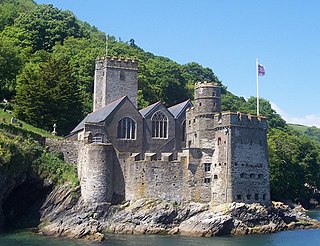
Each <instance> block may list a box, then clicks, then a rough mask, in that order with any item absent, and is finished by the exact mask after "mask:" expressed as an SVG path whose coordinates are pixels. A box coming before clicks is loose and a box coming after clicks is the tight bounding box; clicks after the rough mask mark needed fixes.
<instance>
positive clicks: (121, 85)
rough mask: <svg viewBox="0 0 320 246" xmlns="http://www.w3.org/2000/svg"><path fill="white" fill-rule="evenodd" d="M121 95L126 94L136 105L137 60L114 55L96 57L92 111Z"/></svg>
mask: <svg viewBox="0 0 320 246" xmlns="http://www.w3.org/2000/svg"><path fill="white" fill-rule="evenodd" d="M123 96H128V97H129V99H130V100H131V102H132V103H133V105H135V106H136V107H137V97H138V63H137V61H135V60H134V59H125V58H114V57H112V58H111V57H101V58H98V59H97V60H96V66H95V76H94V92H93V111H95V110H97V109H99V108H101V107H104V106H105V105H107V104H108V103H110V102H113V101H115V100H117V99H119V98H120V97H123Z"/></svg>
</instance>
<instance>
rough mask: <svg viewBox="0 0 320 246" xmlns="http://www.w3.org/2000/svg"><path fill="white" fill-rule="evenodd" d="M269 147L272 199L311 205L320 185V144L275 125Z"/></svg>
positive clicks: (269, 138) (270, 133)
mask: <svg viewBox="0 0 320 246" xmlns="http://www.w3.org/2000/svg"><path fill="white" fill-rule="evenodd" d="M268 148H269V162H270V187H271V196H272V199H276V200H286V199H290V200H299V201H300V202H302V203H304V204H307V203H308V199H310V198H311V197H312V195H313V194H314V191H315V190H317V189H319V188H320V180H319V175H320V165H319V160H320V159H319V156H320V151H319V146H317V145H316V144H315V142H313V141H311V140H310V139H308V138H307V137H304V136H303V135H299V134H298V133H297V132H295V131H292V130H289V129H286V130H283V129H282V130H281V129H275V128H274V129H272V130H270V131H269V134H268Z"/></svg>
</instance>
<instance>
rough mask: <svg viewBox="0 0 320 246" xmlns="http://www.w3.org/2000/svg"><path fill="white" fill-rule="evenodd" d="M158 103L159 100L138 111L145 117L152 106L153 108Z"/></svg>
mask: <svg viewBox="0 0 320 246" xmlns="http://www.w3.org/2000/svg"><path fill="white" fill-rule="evenodd" d="M159 104H160V101H159V102H156V103H154V104H151V105H149V106H148V107H145V108H143V109H141V110H140V111H139V112H140V114H141V115H142V117H145V116H146V115H147V114H148V113H149V112H150V111H151V110H152V109H153V108H155V107H156V106H158V105H159Z"/></svg>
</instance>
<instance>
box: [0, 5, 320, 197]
mask: <svg viewBox="0 0 320 246" xmlns="http://www.w3.org/2000/svg"><path fill="white" fill-rule="evenodd" d="M0 13H1V14H0V100H1V101H2V100H3V99H4V98H6V99H7V100H9V101H10V103H11V105H13V112H14V115H15V116H16V117H17V118H19V120H23V121H25V122H26V123H30V124H32V125H34V126H36V127H39V128H42V129H44V130H47V131H52V125H53V124H54V123H56V124H57V125H58V128H57V131H58V133H59V134H60V135H66V134H68V133H69V132H70V130H71V129H72V128H74V127H75V126H76V124H77V123H78V122H80V121H81V120H82V118H83V117H84V116H85V115H86V114H87V113H88V112H90V111H91V105H92V91H93V74H94V64H95V59H96V57H98V56H103V55H104V52H105V34H104V33H102V32H101V31H99V30H98V29H97V28H95V27H93V26H90V24H88V23H85V22H82V21H80V20H78V19H77V18H76V16H74V14H73V13H72V12H70V11H62V10H59V9H57V8H55V7H54V6H52V5H37V4H35V3H34V2H33V1H32V0H2V1H0ZM108 52H109V53H108V55H110V56H122V57H134V58H135V59H137V60H138V62H139V63H138V64H139V65H138V66H139V75H138V76H139V77H138V79H139V97H138V105H139V107H140V108H142V107H145V106H147V105H149V104H151V103H153V102H156V101H159V100H160V101H162V102H163V103H164V104H165V105H167V106H171V105H173V104H175V103H178V102H181V101H183V100H186V99H188V98H192V97H193V87H194V83H195V82H197V81H204V80H207V81H212V82H216V83H219V84H221V85H222V86H223V83H222V81H220V80H219V78H218V77H217V76H216V75H215V74H214V72H213V70H212V69H210V68H205V67H203V66H201V65H200V64H198V63H196V62H194V61H192V62H190V63H188V64H178V63H177V62H175V61H172V60H171V59H169V58H167V57H162V56H156V55H154V54H152V53H150V52H146V51H144V50H143V49H142V48H141V47H139V46H138V44H136V43H135V40H134V39H131V40H128V41H127V42H123V41H120V40H116V39H115V38H114V37H109V44H108ZM222 88H223V90H222V93H223V95H222V105H223V108H222V109H223V110H231V111H242V112H246V113H250V114H255V111H256V108H255V107H256V103H255V101H256V99H255V98H254V97H251V98H249V99H248V100H245V99H244V98H243V97H238V96H236V95H234V94H232V93H231V92H230V91H228V90H227V88H226V87H225V86H223V87H222ZM177 92H179V93H177ZM260 105H261V113H262V114H263V115H265V116H266V117H268V123H269V125H268V127H269V134H268V145H269V162H270V175H271V176H270V179H271V188H272V190H271V192H272V197H273V199H280V200H283V199H291V200H299V201H301V202H304V203H307V202H308V200H309V199H310V198H311V197H312V196H314V193H315V191H317V190H318V189H319V188H320V183H319V180H320V179H319V175H320V170H319V163H320V148H319V142H318V143H317V142H316V141H314V140H313V139H311V138H310V137H309V136H308V134H307V135H306V136H305V135H303V136H302V135H301V133H299V132H297V131H295V130H293V129H292V127H290V126H288V125H287V124H286V122H285V121H284V120H283V119H282V118H281V117H280V115H279V114H277V113H276V112H275V111H274V110H273V109H272V108H271V105H270V103H269V102H268V101H267V100H265V99H261V102H260ZM5 149H6V147H5V146H4V147H3V151H4V153H6V150H5Z"/></svg>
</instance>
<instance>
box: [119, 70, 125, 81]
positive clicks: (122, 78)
mask: <svg viewBox="0 0 320 246" xmlns="http://www.w3.org/2000/svg"><path fill="white" fill-rule="evenodd" d="M120 80H122V81H124V80H126V74H125V73H124V71H120Z"/></svg>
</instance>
